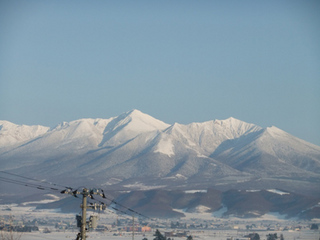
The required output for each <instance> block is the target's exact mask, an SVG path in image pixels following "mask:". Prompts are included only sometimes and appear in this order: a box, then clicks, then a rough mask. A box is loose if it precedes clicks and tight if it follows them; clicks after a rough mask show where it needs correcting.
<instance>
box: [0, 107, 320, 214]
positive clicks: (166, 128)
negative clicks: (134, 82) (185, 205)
mask: <svg viewBox="0 0 320 240" xmlns="http://www.w3.org/2000/svg"><path fill="white" fill-rule="evenodd" d="M0 164H1V168H2V169H3V170H4V171H8V172H13V173H16V174H21V175H24V176H26V175H27V176H32V177H34V178H37V179H45V180H47V181H52V182H56V183H59V184H65V185H68V186H75V187H77V186H88V185H89V186H96V187H103V188H104V189H109V190H130V191H132V190H150V189H163V191H164V190H165V191H169V190H174V191H176V190H179V191H180V190H181V191H186V190H203V189H216V190H217V191H222V192H225V191H229V190H231V189H238V190H263V189H265V190H266V189H275V188H277V189H281V190H282V191H288V192H291V193H292V194H303V195H306V196H310V197H313V198H319V197H320V187H319V183H320V147H319V146H316V145H313V144H311V143H308V142H306V141H303V140H301V139H298V138H296V137H294V136H292V135H290V134H288V133H286V132H284V131H282V130H281V129H279V128H277V127H274V126H273V127H268V128H262V127H259V126H257V125H255V124H250V123H246V122H243V121H240V120H238V119H235V118H228V119H226V120H212V121H208V122H202V123H191V124H187V125H183V124H179V123H175V124H172V125H170V124H166V123H164V122H162V121H160V120H157V119H155V118H153V117H151V116H149V115H147V114H144V113H142V112H140V111H139V110H132V111H130V112H127V113H124V114H121V115H119V116H117V117H113V118H109V119H80V120H76V121H72V122H63V123H61V124H59V125H57V126H56V127H54V128H49V127H45V126H25V125H16V124H14V123H10V122H8V121H0ZM265 195H266V194H265ZM1 197H2V199H5V198H6V197H5V196H4V194H2V196H1ZM220 207H221V205H220ZM141 209H143V208H141ZM215 209H216V210H217V208H215Z"/></svg>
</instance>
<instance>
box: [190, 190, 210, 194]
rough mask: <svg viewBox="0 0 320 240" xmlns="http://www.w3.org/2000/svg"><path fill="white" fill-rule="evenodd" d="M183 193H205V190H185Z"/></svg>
mask: <svg viewBox="0 0 320 240" xmlns="http://www.w3.org/2000/svg"><path fill="white" fill-rule="evenodd" d="M184 192H185V193H207V192H208V191H207V190H187V191H184Z"/></svg>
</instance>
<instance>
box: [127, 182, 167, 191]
mask: <svg viewBox="0 0 320 240" xmlns="http://www.w3.org/2000/svg"><path fill="white" fill-rule="evenodd" d="M124 187H126V188H130V189H139V190H152V189H158V188H164V187H166V186H165V185H163V186H147V185H144V184H143V183H140V182H135V183H134V184H127V185H124Z"/></svg>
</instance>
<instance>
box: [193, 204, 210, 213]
mask: <svg viewBox="0 0 320 240" xmlns="http://www.w3.org/2000/svg"><path fill="white" fill-rule="evenodd" d="M209 210H210V208H209V207H206V206H203V205H199V206H197V207H196V208H195V212H197V213H206V212H208V211H209Z"/></svg>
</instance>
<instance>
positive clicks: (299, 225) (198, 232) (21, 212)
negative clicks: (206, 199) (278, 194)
mask: <svg viewBox="0 0 320 240" xmlns="http://www.w3.org/2000/svg"><path fill="white" fill-rule="evenodd" d="M91 214H97V213H93V212H88V216H89V215H91ZM8 216H12V217H13V218H14V220H15V221H16V222H19V221H20V222H21V221H22V220H24V221H26V220H33V219H37V220H38V221H41V220H45V221H46V222H47V225H41V224H39V231H34V232H30V233H27V232H24V233H22V235H21V236H20V235H19V234H18V233H13V234H14V236H13V239H18V237H20V239H21V240H37V239H44V240H45V239H49V240H50V239H52V240H53V239H60V240H62V239H76V235H77V233H78V231H79V229H78V228H76V227H75V226H74V227H71V228H69V229H67V230H63V229H57V228H56V227H55V223H57V222H63V221H64V222H69V223H71V224H72V225H75V214H62V213H60V212H58V211H53V210H51V211H48V210H36V209H35V208H34V207H33V206H30V205H29V204H24V205H20V206H19V205H16V204H11V205H0V219H5V217H8ZM118 217H119V218H124V217H123V216H118V215H116V214H114V213H112V212H110V211H107V212H105V213H100V214H99V219H100V220H99V224H105V225H111V224H112V223H113V222H115V221H117V220H118ZM126 219H130V220H131V218H130V217H126ZM176 221H180V222H186V223H188V224H195V225H197V224H200V223H210V222H211V223H213V225H211V227H212V226H214V225H219V224H221V225H224V226H228V227H229V229H223V228H221V229H210V228H209V229H203V228H202V229H198V228H197V229H186V231H187V236H188V235H191V236H193V239H194V240H226V239H227V238H231V237H233V239H234V240H235V239H244V238H243V237H244V236H245V235H247V234H249V233H254V232H256V233H258V234H259V235H260V239H261V240H263V239H266V235H267V234H269V233H277V235H278V237H280V235H281V234H282V235H283V236H284V239H286V240H288V239H292V240H293V239H295V240H319V238H320V232H319V230H317V231H314V230H310V224H311V223H317V224H319V223H320V220H319V219H315V220H313V221H310V222H308V221H300V220H294V219H291V220H286V219H283V218H282V216H278V215H277V214H268V215H265V216H263V217H262V218H259V219H239V218H229V219H221V218H219V217H216V216H213V215H212V214H210V213H204V212H202V213H199V212H198V213H187V214H186V217H185V218H181V219H166V220H165V219H162V220H160V219H152V220H150V221H149V223H150V224H151V225H152V224H155V223H156V224H158V225H159V226H157V227H152V229H151V232H147V233H141V232H135V233H134V236H133V234H132V232H124V231H117V230H115V229H113V230H112V232H111V231H103V232H98V231H91V232H88V233H87V239H88V240H100V239H108V240H133V239H134V240H142V239H144V238H147V239H148V240H153V239H154V236H153V234H154V233H155V231H156V229H159V231H160V232H161V233H162V234H164V233H165V232H171V231H174V230H176V229H171V228H170V222H176ZM247 225H255V227H256V228H255V229H249V230H247V229H246V226H247ZM266 226H270V229H267V228H266ZM274 227H276V228H277V230H274V229H272V228H274ZM284 227H289V228H290V229H288V230H283V229H284ZM120 228H121V227H120ZM45 229H47V230H49V231H47V232H48V233H45V232H46V231H45ZM176 231H177V230H176ZM178 231H180V232H181V231H184V229H181V230H178ZM2 234H8V233H7V232H2ZM173 239H174V240H186V237H173Z"/></svg>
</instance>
